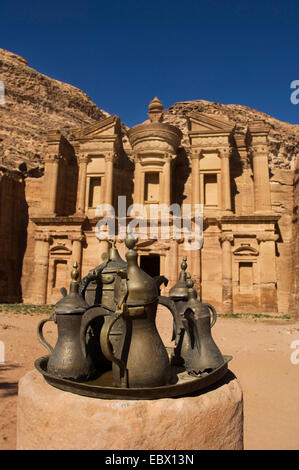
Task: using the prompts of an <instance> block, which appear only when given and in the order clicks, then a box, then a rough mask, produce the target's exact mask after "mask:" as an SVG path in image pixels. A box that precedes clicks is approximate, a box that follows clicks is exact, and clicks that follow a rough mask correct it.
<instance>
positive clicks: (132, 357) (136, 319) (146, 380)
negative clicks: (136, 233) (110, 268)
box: [81, 236, 172, 388]
mask: <svg viewBox="0 0 299 470" xmlns="http://www.w3.org/2000/svg"><path fill="white" fill-rule="evenodd" d="M135 243H136V241H135V240H134V238H133V237H131V236H128V237H127V239H126V246H127V248H128V252H127V253H126V259H127V270H120V271H119V272H118V277H117V280H116V285H115V301H116V304H117V307H116V312H115V313H114V314H112V315H111V317H110V319H112V320H111V321H110V323H109V324H108V323H107V324H106V325H104V327H103V329H102V332H101V346H102V350H103V352H104V354H105V355H106V357H107V358H108V359H110V360H111V361H112V363H113V366H112V370H113V378H114V382H115V385H116V386H117V387H129V388H147V387H159V386H162V385H167V384H169V383H170V382H171V378H172V377H171V375H172V374H171V366H170V362H169V358H168V354H167V351H166V348H165V346H164V344H163V342H162V340H161V338H160V336H159V333H158V331H157V328H156V324H155V319H156V311H157V306H158V300H159V299H158V297H159V295H158V288H157V283H156V282H155V281H154V279H153V278H151V277H150V276H149V275H148V274H146V273H145V272H144V271H142V270H141V269H140V268H139V266H138V264H137V257H138V254H137V252H136V251H135V250H134V249H133V248H134V246H135ZM119 318H122V319H123V321H124V324H125V330H124V333H123V335H122V341H120V342H119V343H118V344H117V345H116V346H115V348H113V349H112V347H111V345H110V342H109V335H110V331H111V330H112V328H113V324H114V322H116V321H117V320H118V319H119ZM88 321H89V319H88V314H87V315H86V317H85V318H84V317H83V319H82V330H81V338H82V339H83V338H84V336H85V333H86V328H87V326H88V324H89V323H88Z"/></svg>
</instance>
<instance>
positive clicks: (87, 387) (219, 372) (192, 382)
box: [34, 356, 232, 400]
mask: <svg viewBox="0 0 299 470" xmlns="http://www.w3.org/2000/svg"><path fill="white" fill-rule="evenodd" d="M48 359H49V356H43V357H40V358H39V359H37V360H36V361H35V363H34V365H35V367H36V369H37V370H38V371H39V372H40V373H41V374H42V375H43V376H44V378H45V380H46V381H47V382H48V383H49V384H50V385H52V386H53V387H56V388H59V389H60V390H64V391H66V392H71V393H76V394H77V395H84V396H86V397H93V398H106V399H114V400H150V399H157V398H170V397H179V396H184V395H189V394H192V393H195V392H198V391H200V390H203V389H205V388H207V387H210V386H211V385H213V384H215V383H216V382H218V381H219V380H220V379H222V378H223V377H224V376H225V374H226V373H227V370H228V362H229V361H230V360H231V359H232V356H224V363H223V364H222V365H221V366H220V367H218V368H217V369H214V370H212V371H211V372H204V373H202V374H201V375H199V376H192V375H189V374H188V372H187V371H186V370H185V369H184V368H182V367H176V366H172V372H173V382H174V383H172V384H170V385H164V386H162V387H152V388H118V387H115V386H113V378H112V371H108V372H104V373H103V374H102V375H101V376H99V377H98V378H96V379H94V380H89V381H87V382H75V381H73V380H69V379H62V378H60V377H56V376H54V375H52V374H49V373H48V372H47V364H48Z"/></svg>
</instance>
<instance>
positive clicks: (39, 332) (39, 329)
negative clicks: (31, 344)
mask: <svg viewBox="0 0 299 470" xmlns="http://www.w3.org/2000/svg"><path fill="white" fill-rule="evenodd" d="M47 321H54V322H55V323H56V318H55V315H52V316H51V317H49V318H45V319H44V320H42V321H40V322H39V324H38V327H37V337H38V339H39V340H40V342H41V343H42V345H43V346H45V348H46V349H47V350H48V351H49V353H50V354H52V353H53V351H54V349H53V348H52V346H51V345H50V344H49V343H48V342H47V341H46V340H45V338H44V335H43V327H44V324H45V323H46V322H47Z"/></svg>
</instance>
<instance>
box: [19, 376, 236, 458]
mask: <svg viewBox="0 0 299 470" xmlns="http://www.w3.org/2000/svg"><path fill="white" fill-rule="evenodd" d="M17 449H18V450H39V449H45V450H62V449H68V450H98V449H104V450H169V449H171V450H176V449H179V450H183V449H184V450H203V449H207V450H212V449H213V450H218V449H219V450H220V449H235V450H238V449H243V398H242V390H241V387H240V384H239V382H238V380H237V379H236V378H235V377H234V375H233V374H232V373H231V372H228V373H227V375H226V376H225V378H224V379H223V380H222V381H221V382H220V383H218V384H215V386H214V387H212V388H209V389H208V391H206V392H205V393H201V394H195V395H192V396H185V397H180V398H163V399H159V400H104V399H97V398H89V397H84V396H80V395H75V394H72V393H68V392H64V391H61V390H58V389H56V388H54V387H52V386H51V385H49V384H47V382H46V381H45V380H44V378H43V376H42V375H41V374H40V373H39V372H37V371H35V370H33V371H30V372H28V373H27V374H26V375H25V376H24V377H23V378H22V379H21V380H20V383H19V395H18V421H17Z"/></svg>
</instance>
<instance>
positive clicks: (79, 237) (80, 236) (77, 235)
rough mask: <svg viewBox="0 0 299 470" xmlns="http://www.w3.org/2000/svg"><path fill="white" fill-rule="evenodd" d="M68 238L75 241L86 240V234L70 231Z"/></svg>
mask: <svg viewBox="0 0 299 470" xmlns="http://www.w3.org/2000/svg"><path fill="white" fill-rule="evenodd" d="M68 239H69V240H70V241H71V242H72V243H73V242H75V241H78V242H83V241H84V240H85V235H84V234H83V233H76V232H73V233H69V234H68Z"/></svg>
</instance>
